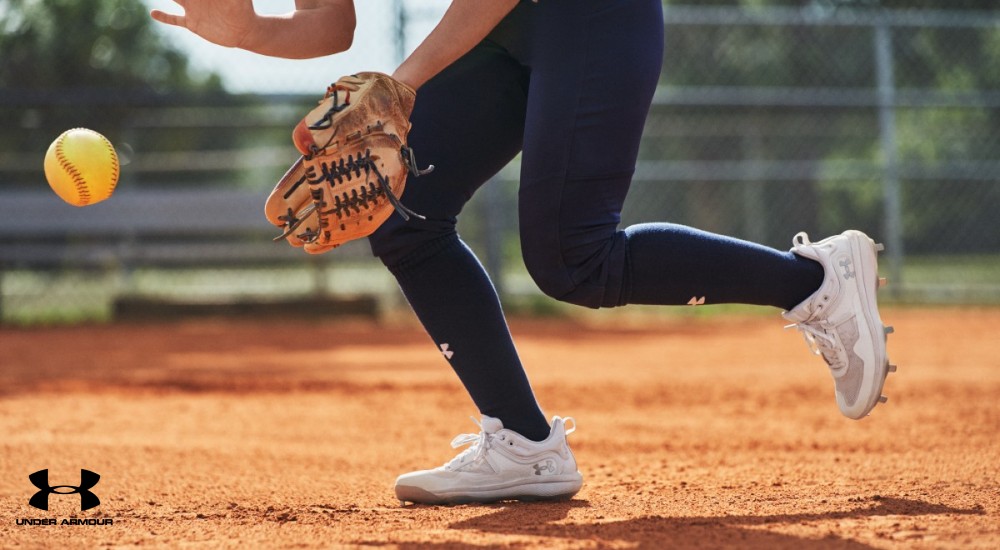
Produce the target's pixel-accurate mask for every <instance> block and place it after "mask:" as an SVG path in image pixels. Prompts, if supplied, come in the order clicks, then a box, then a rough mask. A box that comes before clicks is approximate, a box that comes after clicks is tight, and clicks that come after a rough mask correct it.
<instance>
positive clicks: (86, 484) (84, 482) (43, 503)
mask: <svg viewBox="0 0 1000 550" xmlns="http://www.w3.org/2000/svg"><path fill="white" fill-rule="evenodd" d="M28 479H30V480H31V484H32V485H34V486H35V487H38V489H39V491H38V492H37V493H35V495H34V496H32V497H31V500H29V501H28V504H30V505H32V506H34V507H35V508H38V509H39V510H48V509H49V495H52V494H55V495H72V494H79V495H80V511H83V510H89V509H91V508H94V507H96V506H98V505H100V504H101V499H99V498H97V495H95V494H94V493H91V492H90V490H91V489H93V488H94V485H97V482H98V481H100V480H101V476H100V474H97V473H95V472H91V471H90V470H80V486H79V487H77V486H75V485H55V486H53V485H49V471H48V470H39V471H37V472H35V473H33V474H31V475H29V476H28ZM56 489H73V490H72V491H66V492H63V491H56Z"/></svg>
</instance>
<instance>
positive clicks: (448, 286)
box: [370, 43, 549, 440]
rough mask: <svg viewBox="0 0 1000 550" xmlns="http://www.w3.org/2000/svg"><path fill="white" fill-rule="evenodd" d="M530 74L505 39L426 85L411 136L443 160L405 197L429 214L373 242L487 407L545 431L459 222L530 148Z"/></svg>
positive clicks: (514, 423) (515, 425) (397, 221)
mask: <svg viewBox="0 0 1000 550" xmlns="http://www.w3.org/2000/svg"><path fill="white" fill-rule="evenodd" d="M527 80H528V78H527V74H526V72H525V70H524V68H523V67H521V66H520V65H518V64H517V63H516V62H515V61H513V60H512V59H510V58H509V56H507V54H506V53H505V52H504V50H503V49H502V48H501V47H499V46H497V45H495V44H491V43H484V44H482V45H480V46H477V47H476V48H475V49H474V50H473V51H471V52H469V53H468V54H467V55H466V56H464V57H463V58H462V59H460V60H459V61H457V62H456V63H454V64H453V65H452V66H450V67H448V68H447V69H445V70H444V71H443V72H442V73H440V74H439V75H438V76H436V77H435V78H433V79H432V80H430V81H429V82H427V83H426V84H425V85H424V86H423V87H422V88H421V89H420V91H419V92H418V94H417V101H416V105H415V107H414V111H413V116H412V119H411V120H412V122H413V130H412V132H411V133H410V140H409V143H410V145H412V147H413V149H414V151H416V155H417V160H418V161H419V162H420V163H421V165H426V164H433V165H435V166H436V169H435V170H434V171H433V172H431V173H430V174H428V175H426V176H422V177H420V178H411V179H410V181H409V182H408V183H407V186H406V191H405V193H404V194H403V196H402V198H401V199H402V202H403V203H404V204H406V205H407V206H408V207H409V208H411V209H413V210H414V211H416V212H418V213H420V214H422V215H424V216H426V217H427V219H426V220H419V219H415V218H413V219H411V220H409V221H403V219H402V218H400V217H399V215H398V214H394V215H393V216H392V217H391V218H390V219H389V220H388V221H387V222H386V223H385V224H384V225H383V226H382V227H381V228H379V229H378V231H376V232H375V233H374V234H373V235H372V236H371V238H370V243H371V247H372V251H373V252H374V253H375V255H376V256H378V257H379V258H380V259H381V260H382V262H383V263H384V264H385V265H386V266H387V267H388V268H389V270H390V271H391V272H392V273H393V275H395V276H396V279H397V281H398V282H399V286H400V288H401V289H402V291H403V294H404V295H405V296H406V298H407V300H408V301H409V303H410V305H411V306H412V307H413V310H414V312H415V313H416V315H417V317H418V318H419V319H420V321H421V323H422V324H423V325H424V327H425V328H426V330H427V332H428V334H429V335H430V336H431V338H432V339H433V340H434V342H435V343H436V345H437V346H438V348H439V349H440V350H441V353H442V354H443V355H444V357H445V358H446V359H447V360H448V362H449V363H450V364H451V366H452V367H453V368H454V370H455V372H456V373H457V374H458V376H459V378H460V379H461V381H462V383H463V384H464V385H465V387H466V389H467V390H468V391H469V394H470V395H471V397H472V399H473V401H474V402H475V403H476V405H477V406H478V408H479V410H480V412H482V413H483V414H484V415H488V416H491V417H496V418H499V419H500V420H501V421H502V422H503V423H504V425H506V426H507V427H508V428H511V429H514V430H517V431H518V432H519V433H521V434H523V435H524V436H526V437H528V438H530V439H534V440H541V439H545V438H546V437H547V436H548V435H549V425H548V423H547V422H546V419H545V417H544V415H543V414H542V412H541V410H540V409H539V407H538V404H537V402H536V401H535V397H534V394H533V392H532V390H531V386H530V385H529V383H528V379H527V377H526V376H525V373H524V369H523V368H522V365H521V362H520V359H519V358H518V355H517V351H516V349H515V348H514V344H513V342H512V340H511V336H510V331H509V330H508V328H507V324H506V321H505V319H504V316H503V312H502V310H501V307H500V302H499V299H498V297H497V294H496V291H495V289H494V287H493V285H492V283H491V282H490V280H489V278H488V276H487V274H486V272H485V270H484V269H483V267H482V265H481V264H480V262H479V261H478V260H477V259H476V257H475V255H474V254H473V253H472V251H471V250H470V249H469V248H468V247H467V246H466V245H465V243H463V242H462V241H461V240H460V239H459V237H458V235H457V233H456V231H455V223H456V217H457V216H458V214H459V212H460V211H461V209H462V207H463V206H464V205H465V203H466V201H468V200H469V198H470V197H471V196H472V194H473V193H474V192H475V191H476V189H477V188H478V187H479V186H481V185H482V184H483V183H484V182H485V181H486V180H487V179H489V178H490V177H491V176H492V175H494V174H495V173H496V172H497V171H499V170H500V168H502V167H503V166H504V165H506V164H507V163H508V162H509V161H510V159H512V158H513V157H514V156H515V155H516V154H517V153H518V152H519V151H520V149H521V140H522V134H523V128H524V109H525V101H526V99H525V97H526V88H527Z"/></svg>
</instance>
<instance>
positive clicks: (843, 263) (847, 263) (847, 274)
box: [840, 258, 857, 279]
mask: <svg viewBox="0 0 1000 550" xmlns="http://www.w3.org/2000/svg"><path fill="white" fill-rule="evenodd" d="M851 263H852V262H851V260H850V259H846V258H845V259H843V260H840V267H842V268H844V278H845V279H851V278H854V277H857V274H856V273H855V271H854V270H853V269H851Z"/></svg>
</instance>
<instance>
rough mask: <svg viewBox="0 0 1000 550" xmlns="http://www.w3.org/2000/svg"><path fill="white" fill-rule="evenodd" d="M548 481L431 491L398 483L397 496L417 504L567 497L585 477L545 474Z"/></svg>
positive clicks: (578, 489) (569, 496) (577, 488)
mask: <svg viewBox="0 0 1000 550" xmlns="http://www.w3.org/2000/svg"><path fill="white" fill-rule="evenodd" d="M545 477H546V479H545V481H531V482H525V481H524V480H517V481H515V482H513V483H511V484H509V485H507V486H502V487H488V488H478V487H477V488H472V489H452V490H450V491H439V492H432V491H430V490H428V489H425V488H422V487H415V486H411V485H396V498H398V499H399V500H400V501H401V502H414V503H417V504H469V503H488V502H497V501H500V500H525V501H532V500H567V499H569V498H571V497H572V496H573V495H575V494H576V493H578V492H579V491H580V487H582V486H583V476H581V475H580V473H579V472H577V473H575V474H566V475H559V476H545Z"/></svg>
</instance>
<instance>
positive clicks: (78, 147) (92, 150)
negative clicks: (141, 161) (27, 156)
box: [45, 128, 119, 206]
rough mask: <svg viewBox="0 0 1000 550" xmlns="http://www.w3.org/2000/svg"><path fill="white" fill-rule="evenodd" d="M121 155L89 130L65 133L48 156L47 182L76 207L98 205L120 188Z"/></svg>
mask: <svg viewBox="0 0 1000 550" xmlns="http://www.w3.org/2000/svg"><path fill="white" fill-rule="evenodd" d="M118 170H119V166H118V154H117V153H115V148H114V147H113V146H112V145H111V142H110V141H108V140H107V138H105V137H104V136H102V135H101V134H98V133H97V132H95V131H93V130H88V129H86V128H74V129H72V130H67V131H65V132H63V133H62V135H60V136H59V137H57V138H56V140H55V141H53V142H52V145H50V146H49V150H48V152H46V153H45V179H46V180H48V182H49V186H50V187H52V190H53V191H55V192H56V194H57V195H59V197H60V198H61V199H62V200H64V201H66V202H68V203H70V204H72V205H73V206H87V205H90V204H96V203H99V202H101V201H103V200H104V199H107V198H108V197H110V196H111V193H113V192H114V191H115V186H116V185H118Z"/></svg>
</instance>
